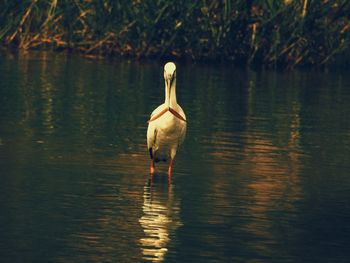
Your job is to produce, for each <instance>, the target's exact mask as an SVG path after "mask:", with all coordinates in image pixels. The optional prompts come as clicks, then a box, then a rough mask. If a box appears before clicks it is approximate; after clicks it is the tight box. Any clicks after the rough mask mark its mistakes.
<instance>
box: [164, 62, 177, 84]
mask: <svg viewBox="0 0 350 263" xmlns="http://www.w3.org/2000/svg"><path fill="white" fill-rule="evenodd" d="M175 78H176V66H175V64H174V63H173V62H168V63H166V64H165V66H164V79H165V83H166V85H167V86H168V87H169V88H171V86H172V84H173V83H174V80H175Z"/></svg>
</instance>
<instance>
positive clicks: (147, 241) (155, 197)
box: [139, 182, 182, 262]
mask: <svg viewBox="0 0 350 263" xmlns="http://www.w3.org/2000/svg"><path fill="white" fill-rule="evenodd" d="M142 211H143V215H142V217H141V218H140V220H139V222H140V224H141V226H142V229H143V231H144V236H143V237H142V238H141V239H140V244H141V250H142V255H143V259H144V260H147V261H152V262H161V261H164V259H165V256H166V254H167V252H168V249H169V248H168V247H169V243H170V241H171V239H172V236H173V235H174V234H175V231H176V229H178V228H179V227H180V226H182V222H181V220H180V215H179V214H180V200H178V199H177V198H176V197H175V195H174V190H173V185H172V184H170V185H168V186H165V185H161V184H153V183H152V182H147V183H146V185H145V186H144V193H143V206H142Z"/></svg>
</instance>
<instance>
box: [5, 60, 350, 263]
mask: <svg viewBox="0 0 350 263" xmlns="http://www.w3.org/2000/svg"><path fill="white" fill-rule="evenodd" d="M161 68H162V65H161V64H160V63H154V64H151V63H129V62H117V61H104V60H101V61H100V60H97V61H96V60H87V59H83V58H79V57H69V56H68V57H67V56H65V55H61V54H60V55H59V54H48V53H32V54H27V55H19V56H9V55H7V56H2V57H1V60H0V79H1V81H0V261H1V262H147V261H154V262H156V261H158V262H162V261H164V262H348V261H349V258H350V251H349V247H350V76H349V74H348V73H347V72H344V73H339V72H338V73H330V72H329V73H327V72H310V71H309V72H289V73H276V72H264V71H263V72H253V71H246V70H237V69H234V68H230V67H218V66H200V65H181V64H179V65H178V69H177V74H178V89H177V91H178V101H179V103H180V104H181V106H182V107H183V108H184V110H185V112H186V114H187V117H188V133H187V137H186V140H185V143H184V145H183V147H182V148H181V149H180V151H179V152H178V155H177V158H176V160H175V163H174V169H173V178H172V181H171V182H169V181H168V178H167V175H166V171H167V167H166V165H162V166H160V167H159V173H158V174H157V175H155V177H154V178H153V181H151V180H150V176H149V174H148V171H149V157H148V153H147V149H146V140H145V135H146V129H147V125H146V121H147V119H148V116H149V113H150V112H151V111H152V110H153V109H154V108H155V107H156V106H157V105H158V104H160V103H161V102H162V101H163V96H164V89H163V81H162V69H161Z"/></svg>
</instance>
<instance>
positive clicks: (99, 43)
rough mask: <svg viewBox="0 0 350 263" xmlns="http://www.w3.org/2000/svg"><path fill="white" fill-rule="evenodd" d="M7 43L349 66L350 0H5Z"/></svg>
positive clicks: (2, 19)
mask: <svg viewBox="0 0 350 263" xmlns="http://www.w3.org/2000/svg"><path fill="white" fill-rule="evenodd" d="M1 6H2V8H1V9H0V25H1V27H0V41H1V45H3V46H7V47H10V48H16V49H23V50H28V49H48V48H49V49H54V50H73V51H77V52H80V53H83V54H85V55H87V56H109V55H117V56H126V57H133V58H173V59H190V60H205V61H232V62H233V63H236V64H240V65H251V66H266V67H283V68H294V67H296V66H322V65H332V64H346V63H348V62H347V59H344V56H345V57H349V53H350V52H349V50H350V48H349V43H350V41H349V40H350V39H349V38H350V16H349V14H350V1H348V0H337V1H336V0H320V1H307V0H283V1H282V0H278V1H275V0H255V1H253V0H236V1H233V0H231V1H230V0H221V1H218V0H214V1H209V0H201V1H199V0H196V1H185V0H178V1H170V0H150V1H145V0H132V1H129V0H128V1H127V0H22V1H19V0H2V4H1Z"/></svg>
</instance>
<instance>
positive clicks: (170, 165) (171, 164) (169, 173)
mask: <svg viewBox="0 0 350 263" xmlns="http://www.w3.org/2000/svg"><path fill="white" fill-rule="evenodd" d="M172 169H173V159H170V163H169V168H168V176H169V177H170V176H171V170H172Z"/></svg>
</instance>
